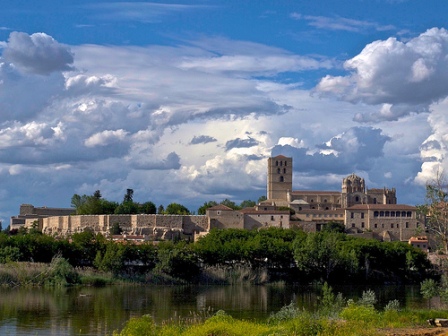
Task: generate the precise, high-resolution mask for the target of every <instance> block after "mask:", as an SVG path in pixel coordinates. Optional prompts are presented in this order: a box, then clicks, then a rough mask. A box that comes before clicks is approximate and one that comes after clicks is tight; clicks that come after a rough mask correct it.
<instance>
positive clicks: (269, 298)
mask: <svg viewBox="0 0 448 336" xmlns="http://www.w3.org/2000/svg"><path fill="white" fill-rule="evenodd" d="M372 289H373V290H374V291H375V293H376V295H377V298H378V300H379V306H384V305H385V304H386V303H387V302H389V301H390V300H393V299H398V300H399V301H400V303H401V305H402V306H403V307H405V306H406V307H409V308H419V307H425V306H426V304H427V303H426V302H425V301H424V300H423V299H422V298H421V295H420V294H419V287H418V286H407V287H404V286H402V287H396V286H390V287H378V288H372ZM363 290H365V288H358V287H341V288H336V289H335V291H336V292H341V293H342V294H343V295H344V297H346V298H351V297H352V298H357V297H360V296H361V294H362V291H363ZM317 295H318V294H316V289H315V288H313V287H294V286H286V285H268V286H253V285H246V286H245V285H241V286H110V287H104V288H93V287H76V288H64V289H53V290H49V289H43V288H17V289H5V288H0V335H2V336H3V335H9V336H19V335H20V336H49V335H54V336H56V335H58V336H65V335H67V336H69V335H70V336H72V335H73V336H74V335H92V336H93V335H95V336H97V335H101V336H104V335H112V333H113V331H114V330H115V331H119V330H121V328H122V327H123V325H124V323H125V322H126V321H127V320H128V319H129V318H131V317H139V316H142V315H144V314H150V315H151V316H152V317H153V318H154V320H155V321H156V322H157V323H160V322H162V321H166V320H169V319H175V318H177V317H179V316H181V317H189V316H190V317H191V316H192V314H204V315H208V314H213V312H216V311H217V310H220V309H222V310H224V311H226V313H228V314H230V315H232V316H233V317H235V318H244V319H259V320H264V319H266V318H268V317H269V315H270V314H271V313H273V312H276V311H278V310H279V309H280V308H281V307H283V306H285V305H287V304H290V303H291V302H295V303H296V304H297V305H298V306H299V307H304V308H306V309H310V310H313V309H316V306H317V303H316V302H317Z"/></svg>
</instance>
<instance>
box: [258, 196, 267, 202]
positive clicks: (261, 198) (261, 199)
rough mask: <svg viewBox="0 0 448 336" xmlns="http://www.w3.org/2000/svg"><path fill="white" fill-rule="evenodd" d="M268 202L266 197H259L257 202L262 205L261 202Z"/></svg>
mask: <svg viewBox="0 0 448 336" xmlns="http://www.w3.org/2000/svg"><path fill="white" fill-rule="evenodd" d="M266 200H267V198H266V196H264V195H263V196H260V197H258V200H257V202H258V204H260V203H261V202H264V201H266Z"/></svg>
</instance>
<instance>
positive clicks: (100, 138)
mask: <svg viewBox="0 0 448 336" xmlns="http://www.w3.org/2000/svg"><path fill="white" fill-rule="evenodd" d="M127 134H128V132H126V131H125V130H122V129H119V130H115V131H110V130H106V131H102V132H99V133H96V134H93V135H92V136H91V137H89V138H88V139H86V141H84V144H85V146H86V147H96V146H108V145H110V144H112V143H116V142H121V141H123V140H124V139H125V138H126V136H127Z"/></svg>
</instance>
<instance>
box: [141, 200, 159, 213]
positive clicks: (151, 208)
mask: <svg viewBox="0 0 448 336" xmlns="http://www.w3.org/2000/svg"><path fill="white" fill-rule="evenodd" d="M156 212H157V209H156V205H155V204H154V203H153V202H145V203H143V204H139V206H138V213H143V214H155V213H156Z"/></svg>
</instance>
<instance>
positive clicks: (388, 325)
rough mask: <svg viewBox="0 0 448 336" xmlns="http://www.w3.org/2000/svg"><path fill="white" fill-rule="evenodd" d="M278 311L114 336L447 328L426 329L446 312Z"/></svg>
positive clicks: (131, 328)
mask: <svg viewBox="0 0 448 336" xmlns="http://www.w3.org/2000/svg"><path fill="white" fill-rule="evenodd" d="M291 313H292V311H291V307H289V308H286V309H282V310H281V311H280V312H278V313H276V314H274V315H273V316H271V318H269V319H268V320H267V321H266V322H254V321H247V320H238V319H234V318H232V317H231V316H229V315H227V314H226V313H225V312H223V311H219V312H217V313H216V314H215V315H214V316H212V317H210V318H207V319H205V320H203V321H198V320H197V319H196V320H193V321H192V320H184V321H171V322H167V323H164V324H162V325H156V324H155V323H154V322H153V320H152V318H151V317H150V316H148V315H146V316H142V317H140V318H133V319H131V320H129V321H128V323H127V324H126V325H125V327H124V328H123V330H122V331H121V332H115V333H114V336H131V335H132V336H139V335H167V336H168V335H173V336H174V335H178V336H206V335H214V336H229V335H232V336H240V335H241V336H263V335H277V336H290V335H294V336H380V335H382V336H384V335H387V336H414V335H415V336H423V335H424V336H436V335H448V328H440V327H430V326H428V323H427V318H428V317H435V316H447V315H448V311H431V310H425V311H396V310H384V311H377V310H375V309H374V308H373V307H371V306H370V307H369V306H364V305H359V304H351V305H350V304H349V305H348V306H346V307H345V308H343V309H342V310H341V311H340V313H339V314H337V315H332V314H330V315H326V316H323V315H319V314H317V315H316V314H310V313H309V312H306V311H303V310H301V311H299V310H294V312H293V314H291Z"/></svg>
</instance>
